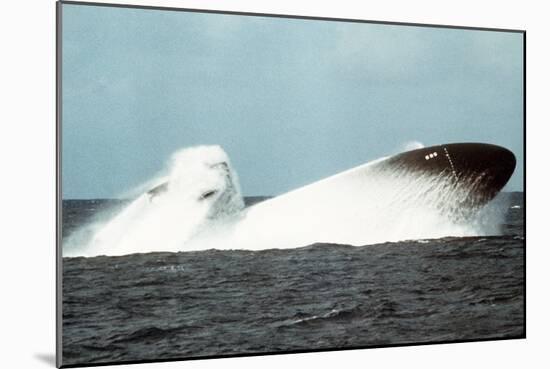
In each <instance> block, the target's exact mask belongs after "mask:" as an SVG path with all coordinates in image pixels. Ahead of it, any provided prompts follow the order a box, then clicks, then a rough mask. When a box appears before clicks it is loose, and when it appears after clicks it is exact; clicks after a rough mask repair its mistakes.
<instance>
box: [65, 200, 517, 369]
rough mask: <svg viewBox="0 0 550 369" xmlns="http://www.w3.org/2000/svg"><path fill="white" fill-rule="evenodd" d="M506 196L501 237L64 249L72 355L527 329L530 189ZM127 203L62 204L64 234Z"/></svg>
mask: <svg viewBox="0 0 550 369" xmlns="http://www.w3.org/2000/svg"><path fill="white" fill-rule="evenodd" d="M500 196H503V197H506V198H507V199H506V200H507V201H509V205H508V211H507V214H506V217H505V220H504V223H503V224H502V235H500V236H490V237H462V238H443V239H435V240H421V241H405V242H397V243H384V244H377V245H368V246H363V247H354V246H347V245H337V244H314V245H310V246H307V247H302V248H295V249H284V250H279V249H272V250H264V251H235V250H229V251H218V250H207V251H196V252H179V253H148V254H134V255H127V256H116V257H107V256H98V257H91V258H84V257H77V258H64V259H63V290H62V291H63V324H62V330H63V331H62V335H63V355H62V356H63V365H64V366H67V365H79V364H80V365H83V364H100V363H117V362H118V363H120V362H128V361H151V360H158V359H162V360H165V359H184V358H198V357H208V356H219V355H223V356H227V355H237V354H247V353H249V354H258V353H272V352H291V351H304V350H317V349H341V348H357V347H369V346H380V345H396V344H410V343H427V342H449V341H463V340H479V339H501V338H520V337H524V336H525V326H524V323H525V320H524V319H525V300H524V294H525V290H524V283H525V279H524V272H525V265H524V255H525V238H524V230H525V227H524V202H523V201H524V200H523V199H524V194H523V193H519V192H514V193H503V194H501V195H500ZM248 200H249V201H258V200H261V199H258V198H256V199H248ZM121 204H122V203H120V202H116V201H108V200H65V201H63V233H64V236H67V235H68V234H70V232H72V230H74V229H76V228H77V227H78V226H80V225H82V224H84V223H85V222H86V221H87V220H89V219H91V217H92V216H93V215H94V214H95V213H96V212H97V211H100V210H102V209H105V208H106V207H113V206H115V207H116V206H120V205H121Z"/></svg>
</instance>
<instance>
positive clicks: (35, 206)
mask: <svg viewBox="0 0 550 369" xmlns="http://www.w3.org/2000/svg"><path fill="white" fill-rule="evenodd" d="M131 3H132V4H141V5H155V6H171V7H185V8H201V9H216V10H228V11H246V12H260V13H275V14H295V15H308V16H321V17H338V18H358V19H368V20H382V21H398V22H413V23H433V24H445V25H460V26H472V27H490V28H493V27H494V28H513V29H526V30H527V51H528V55H527V60H528V64H527V71H528V80H527V99H528V100H527V113H528V116H527V117H528V120H527V133H528V135H527V142H528V152H527V154H528V155H527V157H528V158H529V160H528V161H529V162H528V164H527V176H528V184H527V191H528V192H527V194H528V198H527V202H528V215H527V219H528V223H527V229H528V254H527V255H528V256H527V258H528V259H527V263H528V289H527V291H528V300H527V302H528V304H527V307H528V310H527V311H528V319H527V324H528V330H527V335H528V338H527V340H514V341H497V342H483V343H468V344H449V345H434V346H418V347H403V348H385V349H370V350H358V351H338V352H328V353H313V354H299V355H276V356H259V357H247V358H235V359H215V360H201V361H186V362H171V363H157V364H140V366H139V368H181V367H182V366H185V367H186V368H201V369H204V368H220V367H224V368H225V367H230V368H231V367H234V368H237V367H238V368H243V369H246V368H257V367H265V368H280V367H283V366H290V367H327V368H328V367H340V366H351V367H365V366H367V365H368V366H371V367H382V366H383V367H398V366H399V367H403V366H406V367H422V368H438V369H440V368H442V367H444V368H461V369H463V368H465V367H466V368H467V367H474V368H475V367H498V368H518V367H523V366H525V365H526V364H527V365H528V363H529V362H541V361H542V362H547V360H545V359H546V357H545V355H544V353H545V352H544V349H545V348H546V347H547V346H548V345H547V333H548V329H549V328H550V326H549V324H548V312H547V310H548V307H549V304H548V297H547V294H548V288H547V281H548V275H547V273H545V271H546V270H547V268H546V264H547V263H548V260H550V258H549V257H548V256H549V252H548V245H547V242H545V241H546V239H545V238H544V237H543V231H544V226H545V225H546V223H547V220H545V219H548V217H547V216H545V213H543V211H544V210H545V209H546V208H547V205H548V201H547V193H548V182H547V181H546V178H545V177H546V173H545V169H546V168H548V164H547V163H546V162H543V160H545V159H547V158H548V154H547V153H546V152H545V151H543V148H544V147H545V146H546V145H547V144H546V140H548V137H549V136H548V135H547V134H545V133H547V130H546V128H545V127H546V126H547V125H548V123H550V119H548V118H549V117H548V100H549V97H548V96H549V94H548V93H547V89H548V86H550V81H549V79H548V71H547V70H548V65H550V59H549V51H548V50H549V48H548V47H547V44H548V36H549V32H548V26H547V19H546V18H547V17H544V16H543V15H544V14H546V12H545V11H544V10H545V9H544V7H543V4H544V2H539V3H540V4H542V5H538V4H539V3H537V2H535V1H523V2H521V1H514V2H513V3H510V2H505V1H488V0H486V1H483V2H481V1H479V0H476V1H471V0H461V1H455V0H452V1H445V2H441V1H427V0H426V1H424V0H416V1H407V0H403V1H396V0H386V1H384V2H378V3H377V4H371V3H367V2H360V1H356V2H353V1H348V0H338V1H330V2H324V3H323V2H320V1H297V0H294V1H292V0H263V1H257V0H256V1H254V0H232V1H228V0H225V1H222V0H215V1H214V0H211V1H204V0H203V1H199V0H180V1H176V0H172V1H167V0H165V1H152V0H151V1H139V0H133V1H131ZM0 37H1V45H2V57H1V58H0V62H1V68H0V70H1V73H2V78H1V81H2V108H1V109H0V111H1V120H0V122H1V124H2V125H1V127H2V131H1V133H2V134H1V135H0V137H1V139H2V142H1V143H0V154H1V155H0V158H2V159H1V160H2V166H1V172H0V173H2V180H0V183H1V185H0V186H1V187H0V190H1V191H0V193H1V194H2V207H1V209H2V212H1V214H2V218H1V223H0V224H1V225H2V231H1V232H0V234H1V237H2V238H1V240H0V241H1V243H0V245H2V249H3V258H2V268H0V271H1V273H2V275H1V277H2V278H1V281H2V287H3V288H2V290H3V291H2V292H3V294H2V304H1V305H0V306H2V314H1V316H2V338H4V339H3V340H2V341H3V342H2V345H3V349H2V352H3V355H2V356H1V359H0V360H1V361H2V366H3V367H12V368H17V367H26V368H28V367H32V368H40V367H52V366H53V354H54V352H55V344H54V342H55V321H54V317H55V296H54V291H55V287H54V286H55V245H54V242H55V216H54V214H55V197H54V194H55V155H54V153H55V129H54V127H55V124H54V118H55V112H54V107H55V89H54V86H55V64H54V56H55V4H54V1H53V0H32V1H30V0H29V1H23V0H21V1H11V2H6V4H2V12H1V19H0ZM543 140H545V141H543ZM117 367H118V368H125V367H128V368H130V367H132V368H133V367H135V368H137V367H136V366H117Z"/></svg>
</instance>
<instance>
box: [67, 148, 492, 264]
mask: <svg viewBox="0 0 550 369" xmlns="http://www.w3.org/2000/svg"><path fill="white" fill-rule="evenodd" d="M149 183H151V186H152V189H150V190H149V191H148V192H146V193H144V194H142V195H140V196H139V197H137V198H136V199H135V200H134V201H133V202H131V203H130V204H129V205H128V206H127V207H126V208H124V209H123V210H122V211H120V212H119V213H118V214H116V215H115V216H114V217H111V218H110V219H109V220H106V221H101V222H96V223H95V224H94V225H93V232H91V233H92V237H90V239H89V240H88V241H86V242H82V240H79V242H80V243H81V245H79V246H78V247H74V245H73V246H72V247H67V248H66V250H65V249H64V256H94V255H124V254H131V253H143V252H152V251H191V250H204V249H212V248H215V249H250V250H260V249H268V248H293V247H301V246H306V245H310V244H313V243H316V242H330V243H340V244H350V245H356V246H359V245H367V244H375V243H382V242H392V241H402V240H417V239H429V238H440V237H446V236H457V237H464V236H476V235H488V234H496V233H498V227H497V224H498V223H499V222H498V219H500V217H501V215H502V213H501V212H500V211H494V209H493V208H491V207H490V206H486V207H485V208H482V209H480V208H472V207H469V206H464V204H465V203H467V201H468V199H469V198H470V197H471V196H472V191H474V189H475V184H474V185H472V182H471V181H470V182H467V183H468V185H463V184H461V183H457V182H456V181H453V180H451V177H449V176H444V175H439V176H433V175H426V174H421V173H418V172H413V171H409V170H407V169H406V168H396V167H394V166H390V165H388V163H387V158H381V159H378V160H375V161H373V162H370V163H367V164H364V165H362V166H359V167H356V168H353V169H350V170H348V171H345V172H343V173H340V174H337V175H335V176H332V177H329V178H327V179H324V180H321V181H318V182H315V183H313V184H311V185H308V186H305V187H302V188H299V189H297V190H294V191H291V192H288V193H286V194H284V195H281V196H279V197H276V198H273V199H271V200H267V201H264V202H262V203H259V204H256V205H254V206H252V207H249V208H246V209H245V208H244V203H243V199H242V196H241V192H240V189H239V182H238V178H237V174H236V173H235V171H234V170H233V168H232V166H231V164H230V161H229V158H228V156H227V154H226V153H225V152H224V151H223V150H222V149H221V148H220V147H219V146H199V147H194V148H188V149H184V150H180V151H178V152H176V153H175V154H174V155H173V157H172V159H171V161H170V165H169V168H168V175H167V176H161V177H159V178H155V179H153V180H152V181H150V182H149ZM465 183H466V182H465ZM487 209H493V210H487ZM72 240H73V241H74V238H73V239H72ZM67 243H68V244H71V243H74V242H71V241H68V242H67Z"/></svg>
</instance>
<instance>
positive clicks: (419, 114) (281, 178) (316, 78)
mask: <svg viewBox="0 0 550 369" xmlns="http://www.w3.org/2000/svg"><path fill="white" fill-rule="evenodd" d="M62 63H63V65H62V67H63V76H62V78H63V97H62V103H63V110H62V114H63V130H62V134H63V137H62V140H63V141H62V150H63V151H62V155H63V167H62V170H63V171H62V181H63V182H62V184H63V198H110V197H118V196H121V195H122V194H124V193H126V192H127V191H129V190H130V189H132V188H134V187H135V186H137V185H139V184H140V183H143V182H145V181H146V180H147V179H149V178H150V177H151V176H153V175H154V174H156V173H158V172H159V171H160V170H161V169H162V168H163V167H164V166H165V163H166V161H167V160H168V158H169V157H170V155H171V153H173V152H174V151H175V150H177V149H179V148H182V147H187V146H193V145H199V144H219V145H221V146H222V147H223V148H224V149H225V151H227V153H228V154H229V156H230V158H231V161H232V163H233V166H234V167H235V169H236V171H237V172H238V174H239V179H240V182H241V187H242V190H243V194H245V195H277V194H281V193H283V192H286V191H288V190H290V189H293V188H296V187H299V186H302V185H305V184H308V183H311V182H313V181H316V180H318V179H321V178H323V177H326V176H329V175H332V174H335V173H337V172H339V171H342V170H345V169H348V168H351V167H353V166H356V165H360V164H363V163H365V162H368V161H370V160H372V159H376V158H378V157H380V156H386V155H388V154H393V153H397V152H399V151H402V150H403V149H404V146H405V145H406V144H407V142H410V141H420V142H422V143H423V144H424V145H426V146H429V145H436V144H441V143H450V142H470V141H474V142H487V143H493V144H498V145H502V146H505V147H507V148H509V149H510V150H512V151H513V152H514V153H515V155H516V158H517V159H518V167H517V168H516V172H515V174H514V176H513V177H512V179H511V180H510V183H509V184H508V185H507V187H506V189H507V190H523V95H522V88H523V71H522V70H523V35H522V34H520V33H507V32H489V31H471V30H456V29H441V28H427V27H410V26H409V27H404V26H389V25H375V24H366V23H345V22H326V21H312V20H296V19H285V18H264V17H246V16H234V15H218V14H200V13H186V12H168V11H158V10H140V9H126V8H110V7H94V6H79V5H68V4H65V5H63V56H62Z"/></svg>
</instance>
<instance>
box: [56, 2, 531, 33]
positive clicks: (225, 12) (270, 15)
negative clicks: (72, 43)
mask: <svg viewBox="0 0 550 369" xmlns="http://www.w3.org/2000/svg"><path fill="white" fill-rule="evenodd" d="M59 2H60V3H62V4H67V5H84V6H99V7H110V8H131V9H143V10H162V11H175V12H189V13H209V14H222V15H243V16H251V17H266V18H287V19H302V20H322V21H329V22H348V23H371V24H380V25H394V26H408V27H430V28H450V29H460V30H471V31H492V32H512V33H524V32H525V30H521V29H511V28H510V29H506V28H491V27H473V26H455V25H446V24H432V23H412V22H397V21H379V20H366V19H354V18H331V17H321V16H306V15H293V14H273V13H254V12H241V11H231V10H213V9H199V8H176V7H168V6H154V5H132V4H122V3H100V2H92V1H73V0H59Z"/></svg>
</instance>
